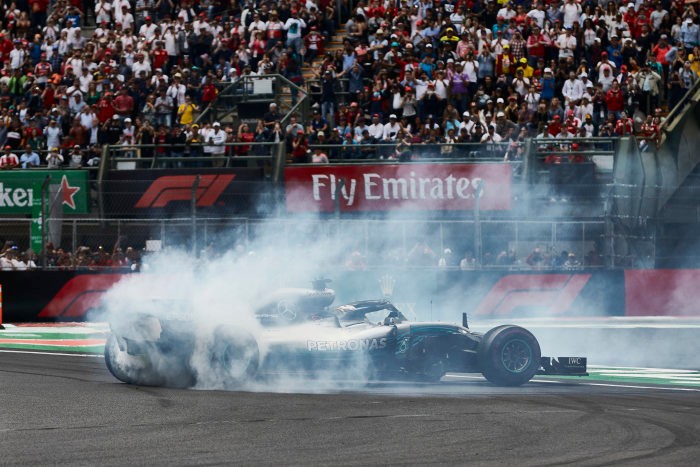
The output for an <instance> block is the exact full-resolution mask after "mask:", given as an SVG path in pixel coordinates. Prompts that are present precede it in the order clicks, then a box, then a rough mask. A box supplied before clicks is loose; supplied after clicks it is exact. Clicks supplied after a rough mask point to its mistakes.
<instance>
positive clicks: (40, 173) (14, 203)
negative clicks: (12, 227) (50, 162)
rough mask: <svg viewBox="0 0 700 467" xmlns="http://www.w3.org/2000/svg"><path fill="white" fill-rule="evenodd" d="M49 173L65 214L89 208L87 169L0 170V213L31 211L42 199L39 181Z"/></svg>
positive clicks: (84, 212)
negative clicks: (56, 186) (58, 188)
mask: <svg viewBox="0 0 700 467" xmlns="http://www.w3.org/2000/svg"><path fill="white" fill-rule="evenodd" d="M47 176H50V177H51V181H50V184H51V185H58V186H59V187H60V190H58V193H60V202H61V206H62V208H63V213H64V214H86V213H88V212H89V207H90V203H89V202H88V199H89V196H90V190H89V189H88V172H87V171H86V170H12V171H3V172H2V173H0V214H23V215H24V214H32V209H33V205H34V204H35V203H36V201H37V200H41V185H42V183H43V182H44V181H45V180H46V177H47Z"/></svg>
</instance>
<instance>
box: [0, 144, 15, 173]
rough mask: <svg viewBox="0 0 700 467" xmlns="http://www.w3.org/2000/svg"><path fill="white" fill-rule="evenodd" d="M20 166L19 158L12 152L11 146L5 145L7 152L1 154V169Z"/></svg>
mask: <svg viewBox="0 0 700 467" xmlns="http://www.w3.org/2000/svg"><path fill="white" fill-rule="evenodd" d="M16 167H19V158H18V157H17V154H15V153H13V152H12V147H11V146H5V152H4V154H3V155H2V156H0V170H11V169H14V168H16Z"/></svg>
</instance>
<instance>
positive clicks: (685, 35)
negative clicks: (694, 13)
mask: <svg viewBox="0 0 700 467" xmlns="http://www.w3.org/2000/svg"><path fill="white" fill-rule="evenodd" d="M679 39H680V41H681V42H682V43H683V46H684V47H685V50H686V52H687V53H689V54H690V53H692V52H693V49H694V48H695V47H697V46H699V45H700V26H698V25H697V23H696V22H695V20H693V19H692V18H690V17H688V18H685V19H684V20H683V24H682V25H681V28H680V34H679Z"/></svg>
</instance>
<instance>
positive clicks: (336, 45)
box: [301, 26, 345, 82]
mask: <svg viewBox="0 0 700 467" xmlns="http://www.w3.org/2000/svg"><path fill="white" fill-rule="evenodd" d="M344 38H345V26H341V27H340V28H338V29H337V30H336V31H335V35H334V36H333V37H331V38H330V40H329V41H328V42H326V44H324V47H323V48H324V51H325V52H330V53H332V54H335V52H336V50H342V49H343V39H344ZM321 58H322V57H317V59H316V60H315V61H314V63H313V65H312V66H309V65H307V64H304V66H302V68H301V73H302V75H303V76H304V82H307V81H309V80H312V81H313V80H314V79H315V78H316V76H315V74H314V66H316V65H318V64H319V63H321Z"/></svg>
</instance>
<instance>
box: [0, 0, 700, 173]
mask: <svg viewBox="0 0 700 467" xmlns="http://www.w3.org/2000/svg"><path fill="white" fill-rule="evenodd" d="M335 5H336V3H335V2H330V1H329V0H306V1H305V2H300V1H298V0H292V1H288V0H281V1H279V2H266V1H263V0H245V1H242V2H239V1H237V0H231V1H228V2H227V1H221V0H203V1H192V0H137V1H129V0H113V1H110V0H98V1H94V2H93V1H87V0H83V1H80V0H51V1H49V0H17V1H15V2H3V3H2V11H0V16H1V17H0V31H1V32H0V62H1V65H2V68H1V70H0V74H1V76H0V102H1V103H2V105H1V106H0V108H1V110H0V147H3V148H4V149H5V150H6V151H9V152H10V153H15V157H11V156H7V157H4V158H3V159H2V160H0V166H2V167H4V168H11V167H17V166H21V167H32V166H34V165H36V162H37V158H36V157H35V156H34V154H36V155H39V154H41V158H40V160H39V162H40V163H41V165H45V164H46V165H50V166H55V167H62V166H70V167H82V166H86V165H89V164H90V163H92V164H96V163H98V162H99V157H97V155H96V154H97V150H98V149H99V148H98V145H100V144H116V145H124V146H126V147H131V146H133V145H135V144H146V145H148V144H151V145H155V146H156V147H155V148H150V149H148V151H162V154H166V153H167V154H168V155H173V154H172V152H173V151H172V150H171V149H170V148H171V147H173V145H175V147H177V148H180V150H179V151H178V152H176V154H174V155H182V156H186V155H188V154H191V152H190V144H191V143H204V144H206V143H209V144H210V145H211V146H210V148H209V152H211V153H213V154H218V151H233V152H232V154H234V155H235V154H238V155H243V154H247V148H245V147H243V148H242V149H241V146H239V147H238V149H237V151H234V150H233V149H226V150H222V149H217V146H221V145H223V143H226V142H254V141H272V142H280V141H282V140H286V141H287V144H288V149H289V152H290V155H291V156H292V158H293V160H295V161H309V160H311V161H314V162H324V161H325V160H327V159H329V158H330V159H333V158H363V157H366V158H372V157H387V158H396V159H400V160H406V159H411V158H413V157H415V156H416V155H420V152H421V151H415V150H413V149H412V148H413V147H414V146H415V145H417V144H428V145H430V144H435V145H437V144H439V145H442V147H441V148H440V149H439V151H440V154H441V155H443V156H445V155H447V156H449V155H451V154H452V151H453V149H454V147H453V146H451V143H452V144H455V143H467V142H469V143H487V144H494V145H495V144H497V143H507V142H510V143H511V145H510V146H508V147H517V143H518V142H519V141H521V140H522V139H524V138H526V137H528V136H537V135H550V136H554V137H558V136H565V137H567V138H570V137H582V136H604V135H626V134H629V133H631V132H635V133H637V134H640V135H641V136H642V139H644V140H645V141H646V142H649V141H652V140H655V138H656V135H657V133H658V126H659V124H660V121H661V120H660V118H661V117H662V115H663V114H664V112H665V111H667V110H668V109H669V108H671V107H673V106H674V105H675V104H676V103H677V102H678V101H679V100H680V99H681V98H682V96H683V95H684V93H685V92H686V91H687V90H688V89H689V88H690V87H692V86H693V84H694V82H695V81H696V79H697V77H698V71H700V48H699V46H700V27H699V25H698V24H699V23H700V18H698V17H697V14H696V11H695V6H694V3H689V2H687V1H685V0H674V1H671V0H659V1H657V0H653V1H652V0H634V1H631V0H630V1H627V0H625V1H620V0H601V1H598V2H594V1H592V0H581V1H580V2H578V1H576V0H547V1H529V0H522V1H517V0H516V1H504V0H498V1H488V2H487V1H483V0H466V1H465V0H443V1H435V2H431V1H428V0H391V1H388V0H387V1H381V0H369V1H368V2H364V1H359V2H356V3H355V2H350V3H343V5H344V8H345V11H341V12H340V13H341V14H342V15H344V16H345V17H346V18H349V19H348V20H347V21H346V22H345V28H346V37H345V39H344V42H343V48H342V49H341V50H337V51H335V52H333V53H326V52H325V50H324V47H325V45H326V44H327V42H328V41H329V40H330V38H331V37H333V36H334V34H335V32H336V30H337V27H338V26H340V25H339V24H337V22H336V21H337V20H336V18H337V16H338V15H337V12H336V11H335ZM86 26H89V27H90V28H91V29H90V30H89V31H88V30H85V28H86ZM93 27H94V29H92V28H93ZM304 63H313V64H314V67H315V69H316V73H317V77H318V82H316V83H304V78H303V75H302V71H301V70H302V66H303V64H304ZM269 73H280V74H282V75H284V76H286V77H287V78H288V79H289V80H291V81H292V82H294V83H297V84H299V85H303V86H310V87H311V88H312V89H316V90H317V91H318V94H317V100H318V102H317V103H316V104H317V105H315V107H314V108H315V111H316V115H315V116H314V117H312V118H309V120H308V121H300V122H297V123H294V124H291V125H288V126H287V127H286V128H281V127H280V125H279V121H280V119H281V117H282V115H281V114H280V113H279V112H278V111H277V110H276V109H270V112H268V113H267V114H266V115H265V117H264V118H263V119H261V120H260V121H259V122H258V123H257V125H255V128H252V126H253V125H250V127H249V125H247V124H241V125H240V126H237V127H236V128H234V127H230V126H227V125H224V127H222V126H221V125H218V127H217V125H216V124H212V125H209V124H206V125H201V126H200V125H197V124H196V123H195V118H196V115H197V113H198V112H200V111H201V110H202V109H203V108H204V107H205V106H207V105H208V104H209V103H210V102H212V101H213V100H214V99H216V96H217V93H218V89H219V84H220V83H222V82H223V83H228V82H231V81H235V80H238V79H241V78H242V77H245V76H255V75H264V74H269ZM380 142H382V143H386V144H390V145H393V146H392V149H391V150H390V151H380V152H377V151H370V150H369V148H363V147H362V146H363V144H365V145H369V144H370V143H380ZM325 144H339V145H341V146H343V150H342V151H333V152H329V151H327V150H325V149H324V148H323V145H325ZM319 145H320V146H321V147H320V148H319V149H314V148H315V147H316V146H319ZM195 146H197V145H195ZM21 151H27V152H28V155H27V157H26V158H24V159H23V160H20V159H21V156H17V153H19V152H21ZM204 151H205V152H207V150H206V146H205V147H204ZM326 152H329V153H328V154H326ZM33 153H34V154H33ZM50 153H53V154H54V155H53V156H52V158H51V160H47V159H46V155H48V154H50ZM311 153H312V155H311ZM151 154H152V153H151ZM142 155H144V154H142ZM145 155H149V154H145ZM506 157H510V158H517V157H518V155H517V151H512V152H511V153H510V155H506Z"/></svg>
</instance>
